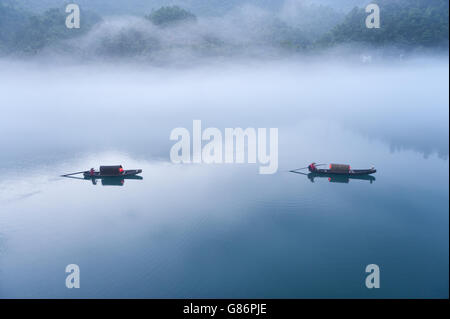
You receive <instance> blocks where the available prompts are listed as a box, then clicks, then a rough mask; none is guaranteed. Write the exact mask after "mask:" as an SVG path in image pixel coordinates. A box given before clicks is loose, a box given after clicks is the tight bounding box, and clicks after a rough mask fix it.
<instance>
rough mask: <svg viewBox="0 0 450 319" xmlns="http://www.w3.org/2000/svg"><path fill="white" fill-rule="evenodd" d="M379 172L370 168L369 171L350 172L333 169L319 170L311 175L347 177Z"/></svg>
mask: <svg viewBox="0 0 450 319" xmlns="http://www.w3.org/2000/svg"><path fill="white" fill-rule="evenodd" d="M376 172H377V170H376V169H375V168H369V169H350V170H348V171H336V170H332V169H326V168H325V169H320V168H318V169H317V170H315V171H312V172H311V173H314V174H316V175H347V176H353V175H370V174H374V173H376Z"/></svg>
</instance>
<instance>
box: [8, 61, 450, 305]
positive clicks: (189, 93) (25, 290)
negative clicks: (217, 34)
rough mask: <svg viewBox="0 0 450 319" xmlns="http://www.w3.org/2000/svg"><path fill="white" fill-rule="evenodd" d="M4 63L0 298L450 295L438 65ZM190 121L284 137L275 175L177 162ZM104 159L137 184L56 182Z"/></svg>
mask: <svg viewBox="0 0 450 319" xmlns="http://www.w3.org/2000/svg"><path fill="white" fill-rule="evenodd" d="M0 69H1V70H2V72H0V107H1V110H2V118H1V119H0V127H1V129H0V130H1V138H0V147H1V150H2V151H1V153H0V162H1V163H2V166H3V174H2V179H1V180H0V297H3V298H16V297H20V298H53V297H57V298H71V297H73V298H78V297H86V298H134V297H137V298H166V297H169V298H170V297H171V298H184V297H199V298H201V297H206V298H210V297H211V298H216V297H217V298H219V297H226V298H260V297H262V298H264V297H268V298H278V297H287V298H303V297H326V298H335V297H339V298H345V297H358V298H372V297H381V298H385V297H395V298H405V297H414V298H435V297H440V298H448V288H449V277H448V276H449V241H448V239H449V197H448V196H449V195H448V192H449V180H448V178H449V162H448V153H449V151H448V145H449V140H448V134H449V129H448V127H449V126H448V116H449V100H448V85H449V80H448V75H449V74H448V60H447V61H445V60H438V59H432V58H423V59H420V60H419V59H417V60H413V61H403V62H399V61H397V62H395V63H394V62H391V63H385V64H375V63H374V64H371V65H360V64H343V63H342V64H339V63H332V62H329V63H323V62H321V63H318V62H315V63H302V62H286V61H284V62H276V63H275V62H271V63H263V64H258V63H254V64H252V65H245V64H238V63H236V64H233V65H211V66H207V67H206V66H205V67H197V68H192V69H184V70H177V69H170V70H167V69H166V70H164V69H157V68H141V69H139V68H137V67H135V66H111V65H101V66H99V65H96V66H93V65H86V66H79V67H75V66H58V67H50V66H42V65H41V66H38V65H37V64H32V63H29V64H22V63H17V62H11V61H0ZM195 119H199V120H202V125H203V127H204V128H206V127H217V128H219V129H220V130H222V131H223V130H224V129H225V128H226V127H231V128H233V127H243V128H246V127H256V128H257V127H267V128H269V127H276V128H278V129H279V169H278V172H277V173H276V174H273V175H259V174H258V165H256V164H234V165H233V164H227V165H225V164H223V165H219V164H218V165H206V164H196V165H194V164H190V165H188V164H180V165H177V164H172V163H171V162H170V160H169V150H170V148H171V146H172V145H173V144H174V142H173V141H170V140H169V134H170V131H171V130H172V129H173V128H176V127H185V128H187V129H188V130H190V131H191V132H192V121H193V120H195ZM312 161H315V162H318V163H323V162H325V163H330V162H336V163H350V164H351V165H352V167H354V168H366V167H370V166H372V165H374V166H375V167H376V168H377V169H378V172H377V173H376V174H375V175H374V177H375V179H374V180H372V181H370V180H357V179H351V180H331V181H330V180H328V179H327V178H316V179H315V180H314V182H311V181H310V180H309V179H308V178H307V177H306V176H304V175H300V174H293V173H289V172H288V170H290V169H293V168H297V167H302V166H306V165H307V164H309V163H310V162H312ZM108 164H122V165H123V166H124V167H125V168H142V169H143V174H142V177H143V179H142V180H125V182H124V184H123V185H122V186H104V185H102V183H101V182H99V183H98V184H97V185H93V184H92V183H91V182H90V181H85V180H76V179H67V178H62V177H59V175H61V174H63V173H69V172H74V171H79V170H83V169H88V168H90V167H98V166H99V165H108ZM372 263H373V264H377V265H379V267H380V270H381V288H380V289H372V290H369V289H367V288H366V287H365V277H366V273H365V267H366V265H368V264H372ZM68 264H77V265H79V266H80V270H81V288H80V289H67V288H66V287H65V278H66V275H67V274H66V273H65V267H66V265H68Z"/></svg>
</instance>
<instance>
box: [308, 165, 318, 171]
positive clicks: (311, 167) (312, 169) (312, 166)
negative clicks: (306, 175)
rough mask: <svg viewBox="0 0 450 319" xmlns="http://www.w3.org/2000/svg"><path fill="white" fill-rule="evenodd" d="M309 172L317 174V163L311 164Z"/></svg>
mask: <svg viewBox="0 0 450 319" xmlns="http://www.w3.org/2000/svg"><path fill="white" fill-rule="evenodd" d="M308 170H309V171H310V172H316V171H317V167H316V163H311V164H309V166H308Z"/></svg>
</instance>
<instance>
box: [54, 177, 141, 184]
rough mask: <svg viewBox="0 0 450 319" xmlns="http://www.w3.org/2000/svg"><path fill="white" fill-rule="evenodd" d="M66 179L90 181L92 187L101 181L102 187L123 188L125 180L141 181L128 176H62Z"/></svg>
mask: <svg viewBox="0 0 450 319" xmlns="http://www.w3.org/2000/svg"><path fill="white" fill-rule="evenodd" d="M63 177H66V178H73V179H81V180H85V181H91V182H92V184H93V185H97V184H98V183H99V182H98V180H101V184H102V186H123V185H124V184H125V180H126V179H135V180H142V179H144V178H143V177H142V176H138V175H130V176H105V177H75V176H63Z"/></svg>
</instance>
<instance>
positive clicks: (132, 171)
mask: <svg viewBox="0 0 450 319" xmlns="http://www.w3.org/2000/svg"><path fill="white" fill-rule="evenodd" d="M140 173H142V170H141V169H128V170H124V171H123V172H122V173H121V174H116V175H107V174H102V173H101V172H98V171H95V172H94V173H93V174H92V175H91V173H90V172H89V171H86V172H83V176H84V177H85V178H102V177H125V176H135V175H137V174H140Z"/></svg>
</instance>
